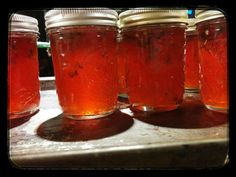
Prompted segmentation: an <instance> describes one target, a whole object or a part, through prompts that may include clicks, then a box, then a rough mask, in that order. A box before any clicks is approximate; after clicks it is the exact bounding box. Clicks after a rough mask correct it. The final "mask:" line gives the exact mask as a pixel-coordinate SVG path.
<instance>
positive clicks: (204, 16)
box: [195, 9, 224, 23]
mask: <svg viewBox="0 0 236 177" xmlns="http://www.w3.org/2000/svg"><path fill="white" fill-rule="evenodd" d="M195 17H196V18H197V23H199V22H202V21H206V20H211V19H216V18H220V17H224V14H223V13H222V12H221V11H219V10H208V9H205V10H199V9H197V10H196V11H195Z"/></svg>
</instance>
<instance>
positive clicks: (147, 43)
mask: <svg viewBox="0 0 236 177" xmlns="http://www.w3.org/2000/svg"><path fill="white" fill-rule="evenodd" d="M119 18H120V19H119V22H118V24H119V28H120V29H121V34H122V40H123V41H122V43H123V44H122V45H123V48H124V50H123V51H122V52H124V54H125V55H126V56H127V85H128V87H127V88H128V95H129V101H130V103H131V104H132V110H134V111H139V110H140V111H168V110H174V109H176V108H178V106H179V105H180V104H181V102H182V98H183V93H184V56H185V52H184V50H185V29H186V27H187V25H186V20H187V18H188V14H187V10H183V9H181V10H180V9H172V10H171V9H158V8H135V9H132V10H127V11H124V12H122V13H121V14H120V15H119Z"/></svg>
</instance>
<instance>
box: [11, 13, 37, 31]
mask: <svg viewBox="0 0 236 177" xmlns="http://www.w3.org/2000/svg"><path fill="white" fill-rule="evenodd" d="M8 23H9V27H8V31H9V32H33V33H37V34H39V28H38V20H37V19H36V18H33V17H30V16H27V15H21V14H17V13H15V14H12V15H11V16H10V19H9V22H8Z"/></svg>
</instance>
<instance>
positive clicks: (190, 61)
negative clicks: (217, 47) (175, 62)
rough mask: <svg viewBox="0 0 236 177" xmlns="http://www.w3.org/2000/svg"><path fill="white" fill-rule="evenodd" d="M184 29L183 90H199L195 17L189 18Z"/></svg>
mask: <svg viewBox="0 0 236 177" xmlns="http://www.w3.org/2000/svg"><path fill="white" fill-rule="evenodd" d="M188 21H189V26H188V29H187V30H186V58H185V83H184V86H185V90H186V91H188V92H199V54H198V33H197V31H196V26H195V21H196V19H195V18H192V19H189V20H188Z"/></svg>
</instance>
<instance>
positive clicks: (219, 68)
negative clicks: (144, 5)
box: [196, 10, 228, 112]
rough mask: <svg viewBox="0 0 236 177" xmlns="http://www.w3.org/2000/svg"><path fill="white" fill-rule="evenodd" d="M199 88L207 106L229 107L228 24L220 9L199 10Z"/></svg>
mask: <svg viewBox="0 0 236 177" xmlns="http://www.w3.org/2000/svg"><path fill="white" fill-rule="evenodd" d="M196 18H197V30H198V33H199V55H200V56H199V61H200V92H201V97H202V101H203V103H204V104H205V106H206V107H207V108H208V109H210V110H214V111H219V112H227V111H228V77H227V76H228V68H227V65H228V59H227V24H226V19H225V16H224V14H223V13H222V12H221V11H219V10H196Z"/></svg>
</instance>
